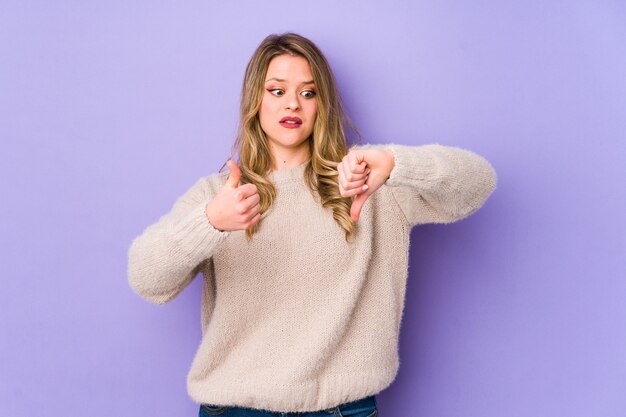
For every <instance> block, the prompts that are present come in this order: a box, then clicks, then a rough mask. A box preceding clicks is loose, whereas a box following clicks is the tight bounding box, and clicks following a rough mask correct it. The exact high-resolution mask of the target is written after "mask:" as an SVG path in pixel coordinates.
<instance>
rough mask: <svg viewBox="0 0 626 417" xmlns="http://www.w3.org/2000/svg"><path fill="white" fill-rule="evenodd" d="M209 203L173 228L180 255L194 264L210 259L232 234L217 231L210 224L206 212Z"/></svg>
mask: <svg viewBox="0 0 626 417" xmlns="http://www.w3.org/2000/svg"><path fill="white" fill-rule="evenodd" d="M207 203H208V202H204V203H202V204H199V205H198V206H197V207H195V208H194V209H193V210H191V211H190V212H189V213H188V214H187V215H186V216H185V217H184V218H183V219H181V221H180V222H177V223H176V224H175V225H174V226H173V227H172V237H173V239H174V242H175V243H176V247H177V248H178V251H179V253H180V254H182V255H184V256H185V257H187V258H188V260H189V262H191V263H193V264H197V263H200V262H202V261H204V260H205V259H206V258H208V257H209V256H210V254H212V253H213V250H214V249H215V247H216V246H217V245H219V244H220V243H221V242H222V241H223V240H224V239H226V237H228V235H229V234H230V232H229V231H223V232H222V231H219V230H217V229H216V228H215V227H213V226H212V225H211V223H209V219H208V218H207V216H206V212H205V209H206V205H207Z"/></svg>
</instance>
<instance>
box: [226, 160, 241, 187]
mask: <svg viewBox="0 0 626 417" xmlns="http://www.w3.org/2000/svg"><path fill="white" fill-rule="evenodd" d="M226 163H227V164H228V166H229V168H230V174H229V175H228V179H227V180H226V185H227V186H229V187H231V188H237V187H238V186H239V180H240V179H241V171H240V170H239V167H238V166H237V164H236V163H234V162H233V160H232V159H229V160H228V161H227V162H226Z"/></svg>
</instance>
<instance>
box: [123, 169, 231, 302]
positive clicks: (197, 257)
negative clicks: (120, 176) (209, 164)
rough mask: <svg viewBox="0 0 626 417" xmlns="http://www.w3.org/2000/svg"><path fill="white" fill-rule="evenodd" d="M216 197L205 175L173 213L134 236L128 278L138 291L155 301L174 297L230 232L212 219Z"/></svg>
mask: <svg viewBox="0 0 626 417" xmlns="http://www.w3.org/2000/svg"><path fill="white" fill-rule="evenodd" d="M212 198H213V193H212V192H211V190H210V189H209V186H208V179H207V178H201V179H200V180H199V181H197V182H196V183H195V184H194V185H193V186H192V187H191V188H190V189H189V190H187V192H186V193H185V194H184V195H183V196H181V197H179V198H178V200H176V202H175V203H174V206H173V207H172V209H171V210H170V212H169V213H167V214H165V215H164V216H162V217H161V218H160V219H159V220H158V221H157V222H156V223H154V224H152V225H150V226H148V227H147V228H146V229H145V230H144V231H143V233H142V234H141V235H140V236H138V237H136V238H135V239H134V240H133V242H132V243H131V246H130V248H129V250H128V281H129V284H130V286H131V288H132V289H133V290H134V291H135V292H136V293H137V294H138V295H140V296H141V297H143V298H144V299H146V300H148V301H150V302H152V303H155V304H163V303H166V302H168V301H170V300H172V299H173V298H174V297H176V296H177V295H178V294H179V293H180V292H181V291H182V290H183V289H184V288H185V287H186V286H187V285H188V284H189V283H190V282H191V281H192V280H193V278H194V277H195V276H196V275H197V273H198V272H199V269H200V265H201V264H202V262H203V261H205V260H207V259H209V258H210V257H211V256H212V254H213V253H214V251H215V250H216V248H217V247H218V246H219V244H220V243H221V242H222V241H223V240H224V239H225V238H226V237H227V236H228V235H229V233H230V232H228V231H224V232H222V231H219V230H217V229H215V228H214V227H213V226H212V225H211V224H210V223H209V221H208V218H207V216H206V214H205V208H206V205H207V203H209V201H211V199H212Z"/></svg>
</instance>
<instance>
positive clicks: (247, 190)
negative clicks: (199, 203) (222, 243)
mask: <svg viewBox="0 0 626 417" xmlns="http://www.w3.org/2000/svg"><path fill="white" fill-rule="evenodd" d="M227 164H228V166H229V167H230V174H229V175H228V179H227V180H226V184H224V186H223V187H222V189H221V190H220V191H219V192H218V193H217V194H216V195H215V197H214V198H213V200H211V202H210V203H208V204H207V206H206V209H205V213H206V216H207V218H208V220H209V223H210V224H211V225H212V226H213V227H214V228H215V229H217V230H219V231H222V232H223V231H226V230H229V231H232V230H245V229H247V228H249V227H251V226H254V225H255V224H256V223H258V221H259V220H260V219H261V214H260V211H261V206H260V205H259V201H260V198H259V193H258V191H257V188H256V185H254V184H244V185H242V186H239V180H240V178H241V171H240V170H239V167H238V166H237V164H235V163H234V162H233V161H232V160H230V159H229V160H228V162H227Z"/></svg>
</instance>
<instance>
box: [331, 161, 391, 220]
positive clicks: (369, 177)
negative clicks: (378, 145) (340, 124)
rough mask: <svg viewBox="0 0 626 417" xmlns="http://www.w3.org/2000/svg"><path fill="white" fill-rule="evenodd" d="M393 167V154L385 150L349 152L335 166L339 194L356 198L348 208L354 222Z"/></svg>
mask: <svg viewBox="0 0 626 417" xmlns="http://www.w3.org/2000/svg"><path fill="white" fill-rule="evenodd" d="M393 166H394V159H393V153H391V151H388V150H385V149H355V150H351V151H349V152H348V154H347V155H346V156H344V157H343V159H342V160H341V162H340V163H339V164H338V165H337V172H338V174H339V178H338V180H339V193H340V194H341V196H342V197H350V196H356V198H355V199H354V200H353V201H352V206H350V216H351V217H352V219H353V220H354V221H357V220H359V215H360V214H361V209H362V208H363V204H364V203H365V200H367V198H368V197H369V196H370V195H372V194H373V193H374V191H376V190H378V189H379V188H380V187H381V186H382V185H383V184H384V183H385V181H387V178H389V174H390V173H391V170H392V169H393Z"/></svg>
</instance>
